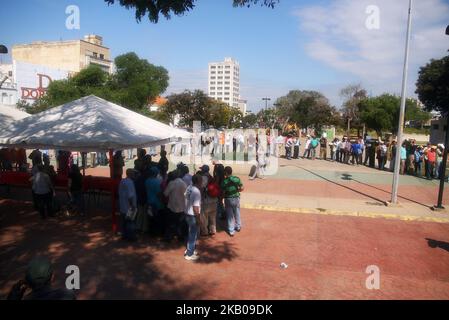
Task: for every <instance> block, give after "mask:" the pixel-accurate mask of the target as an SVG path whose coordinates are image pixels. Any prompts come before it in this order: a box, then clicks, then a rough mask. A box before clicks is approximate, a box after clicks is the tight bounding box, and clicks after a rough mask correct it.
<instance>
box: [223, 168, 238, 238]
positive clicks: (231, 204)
mask: <svg viewBox="0 0 449 320" xmlns="http://www.w3.org/2000/svg"><path fill="white" fill-rule="evenodd" d="M221 189H222V190H223V197H224V203H225V210H226V220H227V224H228V234H229V235H230V236H231V237H233V236H234V234H235V231H237V232H240V229H241V228H242V222H241V219H240V192H242V191H243V184H242V182H241V181H240V179H239V178H238V177H236V176H233V175H232V168H231V167H226V168H225V179H224V180H223V182H222V183H221Z"/></svg>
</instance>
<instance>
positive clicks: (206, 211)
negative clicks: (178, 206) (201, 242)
mask: <svg viewBox="0 0 449 320" xmlns="http://www.w3.org/2000/svg"><path fill="white" fill-rule="evenodd" d="M200 176H201V178H202V186H201V189H200V191H201V215H200V217H201V220H200V222H201V224H200V234H201V236H203V237H205V236H209V235H210V236H213V235H215V233H216V232H217V223H216V221H217V197H212V196H211V194H210V193H209V192H208V186H209V184H211V183H214V178H213V177H212V176H211V175H210V168H209V166H208V165H206V164H205V165H203V166H202V167H201V168H200Z"/></svg>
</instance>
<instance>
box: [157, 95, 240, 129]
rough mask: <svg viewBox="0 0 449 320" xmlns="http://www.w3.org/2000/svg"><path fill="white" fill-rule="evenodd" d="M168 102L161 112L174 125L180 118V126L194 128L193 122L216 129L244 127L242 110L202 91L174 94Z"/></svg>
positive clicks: (169, 97) (168, 98)
mask: <svg viewBox="0 0 449 320" xmlns="http://www.w3.org/2000/svg"><path fill="white" fill-rule="evenodd" d="M167 100H168V101H167V103H166V104H165V105H164V106H163V107H162V110H161V111H160V112H162V113H164V114H165V116H166V117H167V118H168V119H169V121H170V122H172V123H173V122H174V121H175V119H176V118H177V117H179V124H180V125H181V126H188V127H190V126H192V124H193V121H201V124H202V125H205V126H212V127H214V128H220V127H229V128H233V127H240V126H241V125H242V118H243V116H242V113H241V112H240V110H238V109H236V108H233V107H230V106H229V105H228V104H226V103H224V102H222V101H217V100H214V99H212V98H210V97H209V96H207V94H205V93H204V92H203V91H201V90H195V91H189V90H186V91H184V92H182V93H179V94H172V95H170V96H168V97H167Z"/></svg>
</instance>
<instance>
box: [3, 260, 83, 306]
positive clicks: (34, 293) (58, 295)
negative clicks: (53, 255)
mask: <svg viewBox="0 0 449 320" xmlns="http://www.w3.org/2000/svg"><path fill="white" fill-rule="evenodd" d="M53 280H54V272H53V268H52V266H51V263H50V260H48V258H46V257H39V256H38V257H35V258H33V259H32V260H31V261H30V263H29V265H28V268H27V271H26V275H25V279H24V280H20V281H19V282H17V283H16V284H15V285H14V286H13V287H12V289H11V291H10V292H9V294H8V297H7V300H76V295H75V293H74V292H73V291H72V290H68V289H65V288H64V289H62V288H61V289H56V288H54V287H53V286H52V282H53ZM27 291H29V293H28V294H27V295H25V293H26V292H27Z"/></svg>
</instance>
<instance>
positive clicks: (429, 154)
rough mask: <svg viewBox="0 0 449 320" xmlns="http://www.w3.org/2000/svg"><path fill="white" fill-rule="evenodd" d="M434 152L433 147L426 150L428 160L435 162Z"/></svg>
mask: <svg viewBox="0 0 449 320" xmlns="http://www.w3.org/2000/svg"><path fill="white" fill-rule="evenodd" d="M436 155H437V154H436V152H435V150H434V149H431V150H429V151H428V152H427V160H428V161H429V162H435V160H436Z"/></svg>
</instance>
